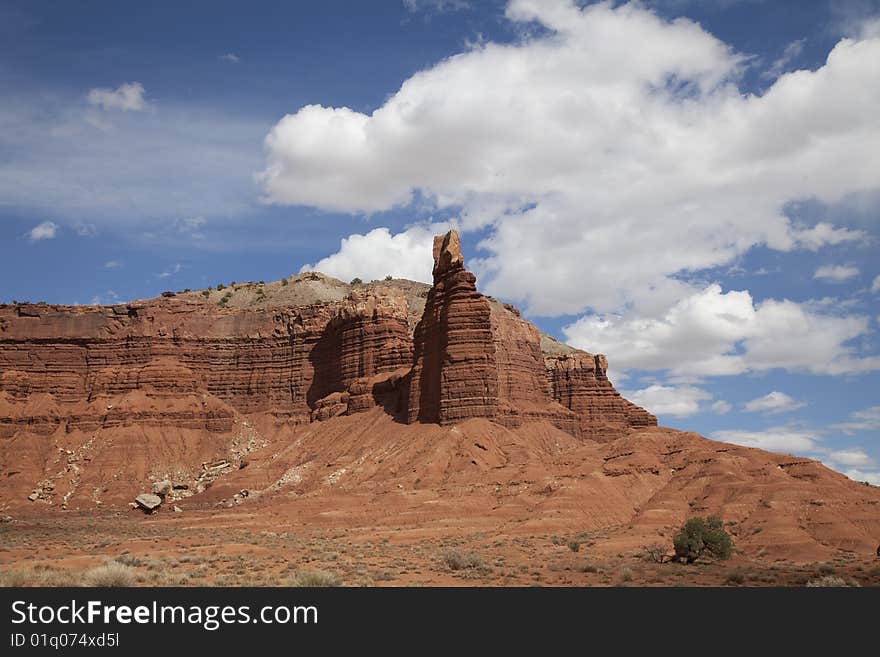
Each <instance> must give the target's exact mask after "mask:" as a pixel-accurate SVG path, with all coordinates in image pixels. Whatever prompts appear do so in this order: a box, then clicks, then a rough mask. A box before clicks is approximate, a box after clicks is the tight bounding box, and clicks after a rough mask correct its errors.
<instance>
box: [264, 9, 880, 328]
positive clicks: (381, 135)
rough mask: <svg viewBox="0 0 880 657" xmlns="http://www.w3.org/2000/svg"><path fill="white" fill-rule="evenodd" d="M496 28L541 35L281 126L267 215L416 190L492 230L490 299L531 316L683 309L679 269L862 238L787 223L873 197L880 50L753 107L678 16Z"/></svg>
mask: <svg viewBox="0 0 880 657" xmlns="http://www.w3.org/2000/svg"><path fill="white" fill-rule="evenodd" d="M506 16H507V19H508V20H509V21H511V22H512V23H514V24H515V25H518V26H525V25H528V24H532V23H538V24H540V25H542V26H543V27H544V28H546V30H545V32H544V33H541V35H540V36H534V35H533V36H530V37H524V38H523V39H522V40H521V41H517V42H515V43H512V44H501V43H492V42H489V43H483V44H480V45H478V46H476V47H474V48H472V49H470V50H468V51H466V52H463V53H461V54H459V55H456V56H454V57H450V58H448V59H446V60H444V61H442V62H440V63H438V64H437V65H435V66H434V67H432V68H430V69H427V70H424V71H421V72H419V73H417V74H415V75H413V76H412V77H411V78H409V79H408V80H406V81H405V82H404V83H403V85H402V86H401V88H400V89H399V90H398V91H397V92H396V93H394V94H392V95H391V96H390V97H389V99H388V100H387V101H386V102H385V103H384V104H383V105H382V106H381V107H379V108H377V109H376V110H375V111H373V112H372V113H369V114H367V113H363V112H359V111H355V110H353V109H350V108H346V107H323V106H320V105H308V106H305V107H302V108H300V109H299V110H298V111H296V112H295V113H293V114H289V115H287V116H285V117H284V118H282V119H281V120H280V121H279V122H278V123H277V124H276V125H275V126H274V128H273V129H272V130H271V131H270V133H269V134H268V135H267V137H266V144H265V147H266V166H265V168H264V170H263V172H262V173H261V174H260V176H259V180H260V182H261V184H262V187H263V190H264V193H265V196H266V199H267V200H268V201H270V202H273V203H280V204H303V205H311V206H318V207H321V208H324V209H327V210H337V211H344V212H364V213H374V212H379V211H382V210H387V209H389V208H392V207H394V206H399V205H405V204H407V203H409V202H410V201H411V200H412V198H413V195H414V193H416V192H419V193H420V194H421V195H422V196H423V197H426V198H428V199H429V200H431V201H432V202H433V203H434V204H435V205H436V206H437V207H441V208H449V209H451V210H452V211H453V212H456V213H457V214H458V216H459V218H460V220H461V227H462V228H463V229H464V230H476V229H477V228H485V229H487V236H486V238H485V239H484V240H483V241H482V243H481V245H482V248H483V249H484V250H485V251H486V252H487V254H488V255H486V257H484V258H481V259H479V260H476V261H475V262H474V266H475V267H476V268H477V273H478V274H481V275H482V281H483V283H484V286H485V289H486V290H487V292H489V293H490V294H495V295H497V296H501V297H504V298H507V299H510V300H512V301H518V302H520V303H524V304H525V305H526V310H527V311H528V312H531V313H533V314H543V315H556V314H562V313H580V312H583V311H585V310H587V309H592V310H596V311H599V312H607V311H616V310H619V309H620V308H622V307H626V308H629V309H630V310H631V312H634V313H638V314H643V315H651V314H652V313H653V312H655V311H656V310H657V309H658V306H660V305H663V304H666V305H668V302H669V301H674V300H676V299H680V298H682V296H684V295H686V294H687V293H688V289H687V286H685V285H684V284H682V283H681V282H680V281H679V280H678V279H677V278H676V275H677V274H679V273H681V272H691V271H699V270H701V269H705V268H709V267H715V266H719V265H722V264H728V263H730V262H732V261H733V260H734V258H736V257H737V256H738V255H741V254H742V253H744V252H746V251H748V250H749V249H751V248H752V247H754V246H755V245H759V244H764V245H767V246H769V247H771V248H773V249H778V250H791V249H795V248H818V247H819V246H821V245H824V244H828V243H832V242H839V241H847V240H850V239H855V238H856V235H857V233H858V231H847V230H845V229H841V228H836V227H834V226H831V225H827V226H822V227H809V226H799V225H796V224H795V223H793V222H792V221H791V220H790V218H789V217H787V216H786V215H785V212H784V210H785V207H786V205H787V203H789V202H791V201H792V200H797V199H801V198H814V199H816V200H818V201H821V202H824V203H835V202H838V201H840V200H841V199H842V198H844V197H845V196H846V195H847V194H850V193H854V192H857V191H860V190H865V189H873V188H876V187H877V180H878V179H880V163H878V160H877V158H876V157H874V156H873V155H874V153H876V152H877V151H878V149H880V133H878V130H877V127H876V122H875V119H874V116H875V114H876V108H877V107H878V105H880V84H877V82H878V73H877V70H876V67H873V66H871V65H870V63H869V62H870V61H872V60H874V59H876V58H877V57H880V40H875V39H863V40H856V39H843V40H841V41H840V42H839V43H838V44H837V45H836V46H835V48H834V49H833V50H832V51H831V53H830V54H829V55H828V58H827V61H826V63H825V64H824V66H822V67H821V68H819V69H818V70H815V71H809V70H802V71H795V72H791V73H786V74H783V75H781V76H780V77H779V78H778V79H777V80H776V81H775V82H774V83H773V84H772V85H771V86H770V88H769V89H768V90H767V91H766V92H765V93H764V94H763V95H760V96H757V95H751V94H746V93H743V92H741V91H740V90H739V88H738V86H737V79H738V75H739V74H740V71H741V69H742V66H743V63H744V59H745V58H744V57H743V56H741V55H739V54H738V53H735V52H733V51H732V50H731V49H730V48H729V47H728V46H727V45H726V44H725V43H723V42H722V41H720V40H719V39H717V38H715V37H714V36H712V35H711V34H709V33H708V32H706V31H705V30H704V29H702V28H701V27H700V26H699V25H697V24H696V23H694V22H691V21H689V20H684V19H682V20H676V21H671V22H670V21H664V20H662V19H661V18H659V17H657V16H656V15H655V14H653V13H651V12H650V11H648V10H646V9H644V8H641V7H639V6H637V5H633V4H628V5H623V6H619V7H614V6H612V5H611V4H609V3H600V4H593V5H589V6H586V7H584V8H583V9H580V8H578V7H576V6H575V5H574V4H572V3H570V2H564V1H562V0H555V1H550V2H534V1H529V0H514V1H513V2H511V3H510V4H509V5H508V6H507V10H506ZM839 97H846V98H847V99H848V100H847V103H828V102H827V99H828V98H839ZM475 208H476V209H478V210H476V211H475ZM484 208H493V211H492V212H491V213H489V214H488V215H487V213H486V212H483V211H480V210H481V209H484ZM572 281H590V282H591V284H589V285H572Z"/></svg>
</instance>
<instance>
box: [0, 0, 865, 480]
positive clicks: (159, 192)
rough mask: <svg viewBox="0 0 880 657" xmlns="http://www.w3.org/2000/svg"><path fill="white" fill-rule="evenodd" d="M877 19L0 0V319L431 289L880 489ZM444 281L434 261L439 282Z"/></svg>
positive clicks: (671, 413) (794, 13) (690, 412)
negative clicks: (230, 284)
mask: <svg viewBox="0 0 880 657" xmlns="http://www.w3.org/2000/svg"><path fill="white" fill-rule="evenodd" d="M878 17H880V2H877V1H872V0H853V1H852V2H845V1H843V2H830V1H828V2H825V1H823V0H817V1H816V2H785V1H776V2H761V1H760V0H717V1H714V2H713V1H709V2H689V1H687V0H658V1H656V2H643V3H641V4H640V5H623V4H621V3H604V4H598V5H593V4H589V5H578V6H575V5H573V4H570V3H569V2H567V1H565V0H546V1H544V2H538V1H536V0H513V1H512V2H510V3H507V2H466V1H465V0H406V1H404V2H399V1H391V0H389V1H388V2H371V3H352V2H327V1H325V2H313V3H312V2H301V3H281V2H274V3H269V2H265V3H262V2H254V3H248V4H247V5H246V6H245V5H243V4H241V3H237V2H235V3H234V2H210V3H208V2H204V3H198V2H191V3H166V2H159V1H157V2H150V3H129V2H90V3H88V4H74V3H55V2H51V3H50V2H39V1H30V2H9V1H3V2H0V94H2V99H3V100H2V102H0V235H2V242H0V255H2V257H0V301H3V302H9V301H11V300H13V299H18V300H31V301H39V300H45V301H49V302H53V303H115V302H118V301H123V300H127V299H132V298H142V297H148V296H154V295H156V294H158V293H160V292H161V291H163V290H166V289H178V290H179V289H183V288H186V287H189V288H193V289H195V288H200V287H206V286H209V285H215V284H216V283H218V282H221V281H230V280H273V279H277V278H280V277H282V276H286V275H289V274H291V273H296V272H298V271H300V270H302V269H304V268H305V269H308V268H318V269H320V270H322V271H325V272H326V273H328V274H331V275H335V276H338V277H340V278H344V279H347V278H351V277H353V276H355V275H357V276H360V277H362V278H365V279H369V278H380V277H383V276H384V275H385V274H388V273H390V274H394V275H397V276H406V277H410V278H421V279H425V278H426V277H428V276H429V273H430V264H429V259H430V256H429V255H428V254H429V242H430V236H431V235H432V234H433V233H435V232H440V231H442V230H445V229H447V228H448V227H450V226H455V227H457V228H458V229H459V230H460V232H461V233H462V237H463V241H464V246H465V249H466V254H467V255H468V257H469V266H470V267H471V268H472V269H473V270H474V271H475V272H476V273H477V274H478V277H479V281H478V284H479V285H480V286H481V288H482V289H483V290H485V291H486V292H487V293H489V294H493V295H495V296H498V297H500V298H503V299H505V300H509V301H511V302H513V303H516V304H517V305H519V306H520V307H522V308H523V309H524V310H525V312H526V314H527V316H528V317H529V318H530V319H532V321H534V322H535V323H536V324H537V325H538V326H539V327H540V328H541V329H543V330H545V331H548V332H550V333H553V334H554V335H556V336H558V337H560V338H563V339H566V340H568V341H570V342H572V343H573V344H575V345H576V346H578V347H581V348H584V349H587V350H591V351H601V352H605V353H607V354H608V355H609V359H610V362H611V366H612V370H613V371H612V375H613V377H614V379H615V381H616V383H617V385H618V388H620V389H622V390H624V391H626V394H628V395H629V396H630V397H631V398H633V399H634V400H636V401H638V402H640V403H642V404H644V405H646V406H647V407H649V408H650V409H652V410H653V411H655V412H656V413H657V414H658V415H659V417H660V420H661V422H662V423H663V424H665V425H668V426H674V427H678V428H684V429H691V430H696V431H699V432H701V433H703V434H705V435H708V436H712V437H716V438H720V439H724V440H732V441H736V442H740V443H743V444H748V445H754V446H760V447H765V448H768V449H773V450H776V451H785V452H790V453H796V454H802V455H806V456H811V457H814V458H821V459H822V460H823V461H825V462H826V463H828V464H829V465H831V466H832V467H835V468H836V469H838V470H841V471H843V472H846V473H848V474H850V476H852V477H854V478H857V479H860V480H861V479H868V480H871V481H873V482H874V483H880V441H878V437H877V435H878V430H880V400H878V395H877V391H878V383H880V347H878V335H877V332H878V329H880V265H878V264H877V263H878V258H877V255H878V245H877V239H878V232H880V230H878V229H880V215H878V210H880V158H878V156H877V153H878V152H880V124H878V121H877V116H880V91H878V90H880V65H878V62H880V19H878ZM426 261H427V262H426Z"/></svg>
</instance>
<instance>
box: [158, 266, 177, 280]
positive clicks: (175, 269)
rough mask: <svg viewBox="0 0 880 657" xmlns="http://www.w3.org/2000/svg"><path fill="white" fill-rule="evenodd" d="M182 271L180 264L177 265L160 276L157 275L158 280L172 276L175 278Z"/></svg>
mask: <svg viewBox="0 0 880 657" xmlns="http://www.w3.org/2000/svg"><path fill="white" fill-rule="evenodd" d="M180 270H181V266H180V263H179V262H178V263H175V264H174V265H173V266H171V267H169V268H168V269H166V270H165V271H163V272H162V273H160V274H156V276H157V277H158V278H169V277H170V276H174V275H175V274H179V273H180Z"/></svg>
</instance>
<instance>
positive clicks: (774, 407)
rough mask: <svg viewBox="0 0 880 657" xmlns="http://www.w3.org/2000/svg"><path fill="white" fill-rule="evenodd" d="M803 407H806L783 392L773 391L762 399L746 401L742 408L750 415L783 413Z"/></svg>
mask: <svg viewBox="0 0 880 657" xmlns="http://www.w3.org/2000/svg"><path fill="white" fill-rule="evenodd" d="M804 406H806V404H805V403H804V402H801V401H798V400H797V399H794V398H793V397H790V396H789V395H786V394H785V393H784V392H779V391H778V390H774V391H772V392H768V393H767V394H766V395H764V396H763V397H758V398H756V399H752V400H750V401H747V402H746V403H745V404H744V405H743V408H744V409H745V410H747V411H748V412H750V413H785V412H788V411H794V410H797V409H799V408H803V407H804Z"/></svg>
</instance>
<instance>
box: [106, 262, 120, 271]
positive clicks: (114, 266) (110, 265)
mask: <svg viewBox="0 0 880 657" xmlns="http://www.w3.org/2000/svg"><path fill="white" fill-rule="evenodd" d="M121 266H122V263H121V262H119V260H108V261H107V262H105V263H104V269H119V268H120V267H121Z"/></svg>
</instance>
